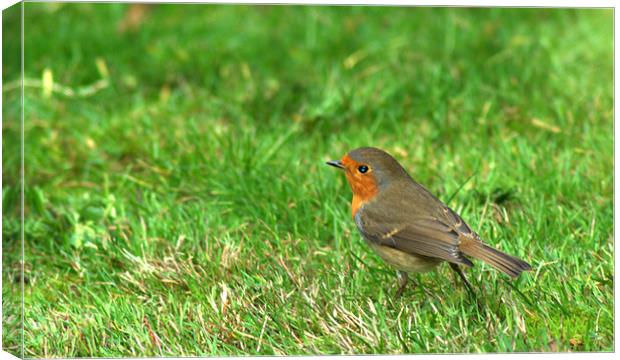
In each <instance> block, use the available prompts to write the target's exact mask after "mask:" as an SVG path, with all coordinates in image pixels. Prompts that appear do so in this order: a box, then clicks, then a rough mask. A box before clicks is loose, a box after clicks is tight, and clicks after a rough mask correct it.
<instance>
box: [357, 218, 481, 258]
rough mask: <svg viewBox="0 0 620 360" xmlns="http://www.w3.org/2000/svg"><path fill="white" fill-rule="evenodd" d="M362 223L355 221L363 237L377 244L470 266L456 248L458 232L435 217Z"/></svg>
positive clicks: (458, 240) (458, 241)
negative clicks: (404, 222) (377, 223)
mask: <svg viewBox="0 0 620 360" xmlns="http://www.w3.org/2000/svg"><path fill="white" fill-rule="evenodd" d="M362 215H363V213H362ZM362 218H363V216H362ZM362 223H363V220H362ZM362 227H363V228H362ZM362 227H360V226H359V224H358V228H360V231H361V232H362V233H363V234H364V235H365V236H366V238H368V239H369V240H370V241H373V242H376V243H377V244H380V245H384V246H389V247H392V248H395V249H398V250H401V251H404V252H407V253H412V254H419V255H424V256H430V257H434V258H439V259H443V260H446V261H449V262H452V263H457V264H463V265H467V266H473V264H472V263H471V261H469V260H468V259H467V258H465V257H464V256H463V254H462V253H461V251H460V250H459V247H458V246H459V243H460V239H459V236H460V235H459V234H458V232H456V231H455V230H454V229H452V228H451V227H449V226H447V225H446V224H444V223H442V222H441V221H439V220H437V219H430V218H428V219H412V220H410V221H409V222H407V223H406V224H390V223H382V224H380V225H376V226H365V225H362Z"/></svg>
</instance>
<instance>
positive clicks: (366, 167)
mask: <svg viewBox="0 0 620 360" xmlns="http://www.w3.org/2000/svg"><path fill="white" fill-rule="evenodd" d="M357 171H359V172H361V173H362V174H364V173H366V171H368V166H366V165H360V166H359V167H358V168H357Z"/></svg>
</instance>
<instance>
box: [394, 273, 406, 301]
mask: <svg viewBox="0 0 620 360" xmlns="http://www.w3.org/2000/svg"><path fill="white" fill-rule="evenodd" d="M396 277H397V278H398V290H397V291H396V298H397V299H398V298H399V297H400V296H401V295H402V294H403V291H404V290H405V288H406V287H407V280H409V276H407V273H406V272H404V271H400V270H396Z"/></svg>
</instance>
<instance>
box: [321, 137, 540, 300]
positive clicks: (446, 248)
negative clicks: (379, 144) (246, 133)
mask: <svg viewBox="0 0 620 360" xmlns="http://www.w3.org/2000/svg"><path fill="white" fill-rule="evenodd" d="M337 163H338V164H340V166H338V167H342V168H343V169H345V171H346V172H347V180H348V181H349V183H350V185H351V188H352V189H353V192H354V198H353V215H354V219H355V223H356V225H357V227H358V229H359V231H360V232H361V233H362V235H363V236H364V238H365V239H366V240H367V242H368V243H369V244H370V245H371V247H372V248H373V249H374V250H375V251H377V253H378V254H379V255H380V256H381V257H382V258H383V259H384V260H385V261H386V262H388V263H389V264H391V265H392V266H394V267H396V269H397V270H399V271H401V272H405V273H406V272H419V271H428V270H431V269H432V268H434V267H435V266H436V265H438V264H439V263H440V262H442V261H447V262H449V263H451V264H454V265H456V266H454V265H453V266H452V267H453V269H455V270H457V271H458V272H459V275H460V276H462V277H463V280H464V281H466V280H465V278H464V275H463V274H462V272H460V269H458V265H465V266H468V267H469V266H473V263H472V262H471V260H470V259H468V257H472V258H475V259H479V260H482V261H484V262H486V263H488V264H489V265H491V266H493V267H494V268H496V269H498V270H500V271H502V272H504V273H505V274H508V275H510V276H512V277H516V276H518V275H519V274H520V273H521V272H522V271H525V270H530V269H531V267H530V265H529V264H528V263H526V262H525V261H523V260H520V259H518V258H516V257H513V256H510V255H507V254H504V253H502V252H501V251H499V250H496V249H494V248H492V247H490V246H487V245H485V244H484V243H483V242H482V241H481V240H480V237H479V236H478V234H476V233H475V232H474V231H472V229H471V228H470V227H469V225H467V224H466V223H465V221H463V219H462V218H461V217H460V216H459V215H458V214H456V213H455V212H454V211H452V210H451V209H450V208H449V207H448V206H446V205H445V204H444V203H443V202H441V201H440V200H439V199H437V198H436V197H435V196H434V195H433V194H431V193H430V192H429V191H428V190H426V189H425V188H424V187H423V186H422V185H420V184H418V183H417V182H415V181H414V180H413V179H412V178H411V177H410V176H409V174H407V172H406V171H405V169H404V168H403V167H402V166H401V165H400V164H399V163H398V162H397V161H396V160H395V159H394V158H393V157H392V156H390V155H389V154H388V153H386V152H384V151H382V150H379V149H376V148H359V149H356V150H353V151H351V152H350V153H349V154H347V155H346V156H345V157H343V159H342V160H341V161H339V162H337ZM330 164H331V165H334V164H335V163H334V162H332V163H330ZM334 166H337V165H334ZM362 167H366V168H367V169H363V168H362ZM359 169H362V170H366V171H365V172H363V173H361V172H360V170H359ZM401 276H402V274H401ZM405 282H406V274H405ZM467 284H468V283H467ZM401 291H402V281H401V289H399V293H400V292H401Z"/></svg>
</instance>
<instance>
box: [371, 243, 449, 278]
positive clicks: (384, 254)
mask: <svg viewBox="0 0 620 360" xmlns="http://www.w3.org/2000/svg"><path fill="white" fill-rule="evenodd" d="M367 242H368V244H369V245H370V247H371V248H372V249H373V250H374V251H376V252H377V254H379V256H380V257H381V258H382V259H383V261H385V262H386V263H388V264H390V265H391V266H393V267H395V268H396V269H397V270H401V271H405V272H427V271H431V270H433V269H434V268H435V267H436V266H437V265H439V263H440V262H441V260H440V259H435V258H431V257H427V256H422V255H415V254H409V253H406V252H404V251H400V250H397V249H394V248H391V247H389V246H383V245H379V244H376V243H373V242H372V241H367Z"/></svg>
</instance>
